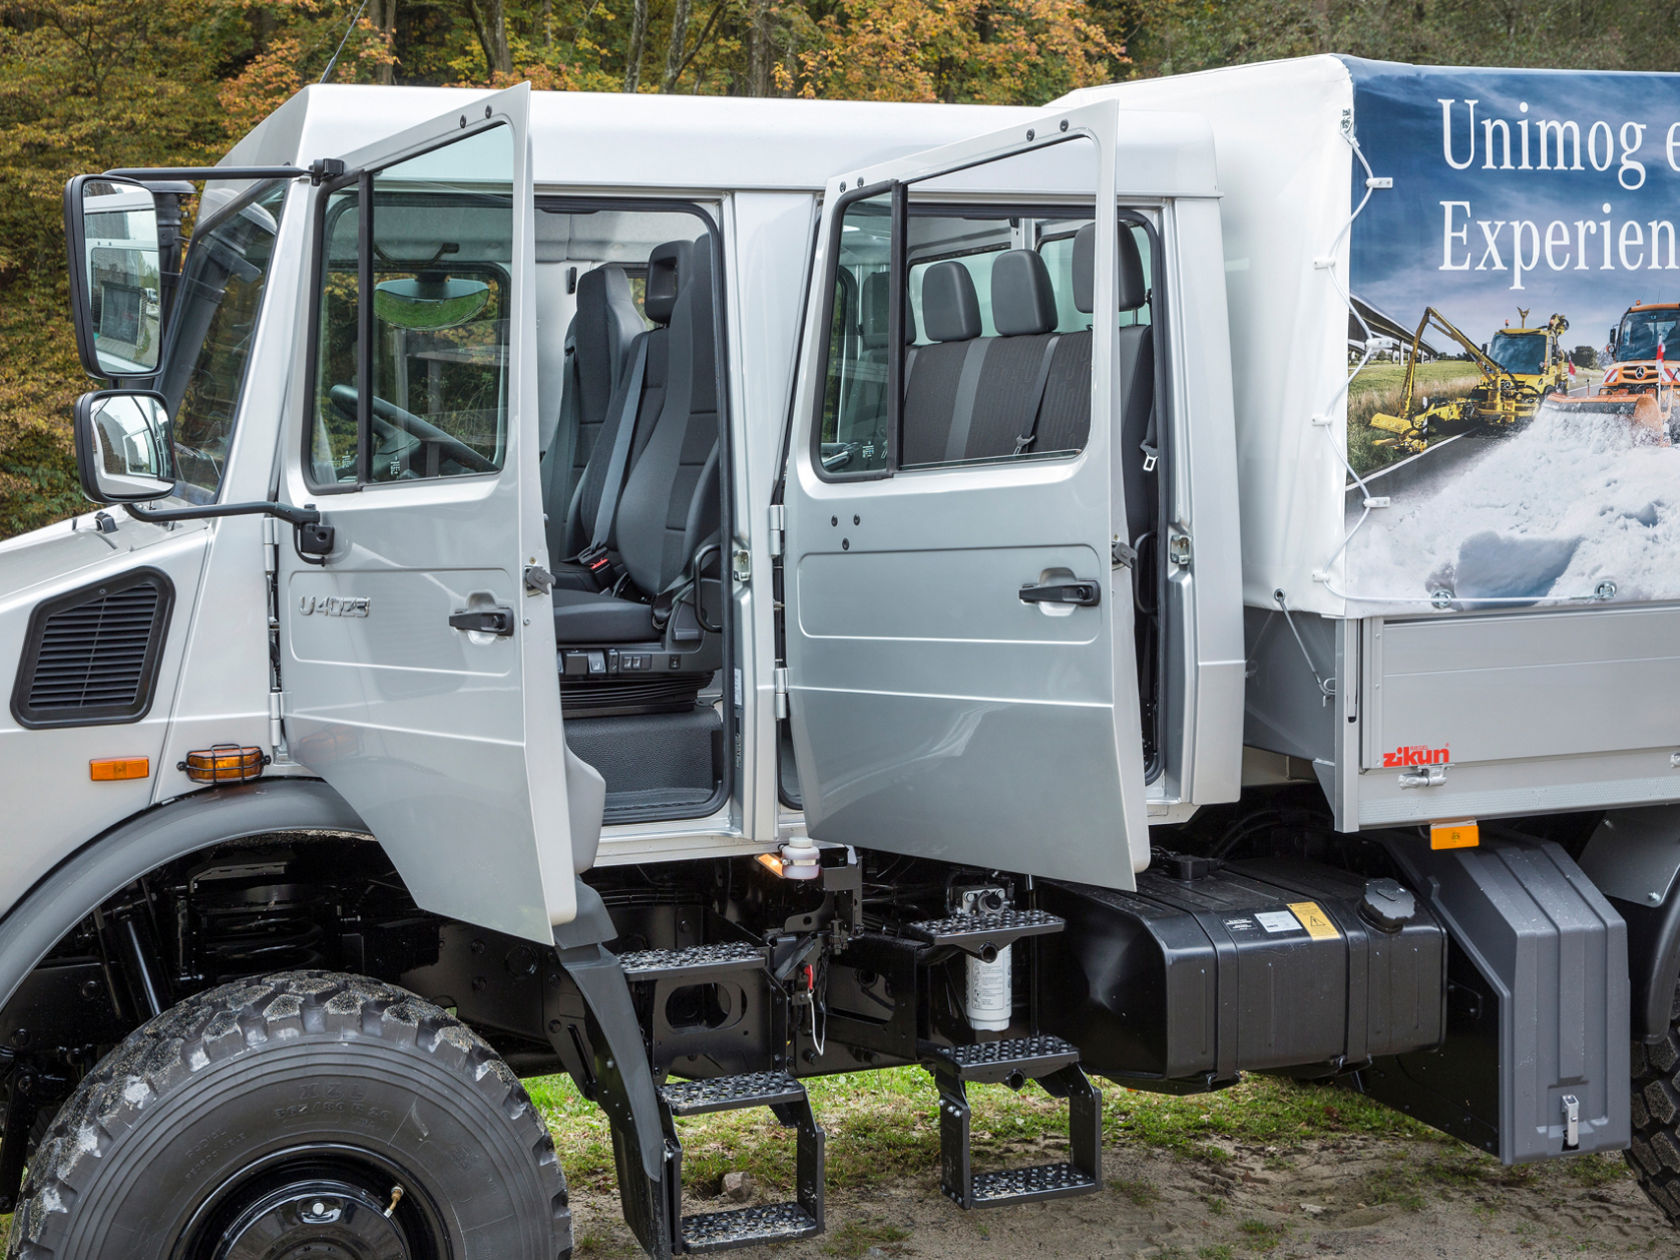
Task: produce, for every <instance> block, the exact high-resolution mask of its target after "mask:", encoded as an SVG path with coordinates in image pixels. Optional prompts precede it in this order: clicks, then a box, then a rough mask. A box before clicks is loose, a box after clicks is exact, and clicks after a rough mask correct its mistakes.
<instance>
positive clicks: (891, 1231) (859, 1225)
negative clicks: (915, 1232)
mask: <svg viewBox="0 0 1680 1260" xmlns="http://www.w3.org/2000/svg"><path fill="white" fill-rule="evenodd" d="M909 1237H910V1231H909V1230H907V1229H905V1228H903V1227H902V1226H899V1225H893V1224H891V1223H890V1222H888V1221H875V1220H869V1221H847V1222H846V1223H845V1224H844V1225H842V1226H841V1227H840V1228H839V1229H837V1230H835V1231H834V1233H833V1235H832V1236H831V1237H830V1239H829V1241H828V1242H827V1244H825V1245H824V1247H823V1250H824V1251H825V1252H827V1253H828V1254H829V1255H831V1256H840V1257H841V1258H842V1260H858V1257H859V1256H861V1255H863V1253H864V1252H866V1251H868V1250H869V1249H870V1248H871V1247H879V1248H880V1249H881V1250H883V1251H885V1252H886V1253H887V1254H888V1255H892V1254H893V1253H894V1250H895V1249H894V1247H893V1244H894V1243H901V1242H903V1241H904V1240H905V1239H907V1238H909Z"/></svg>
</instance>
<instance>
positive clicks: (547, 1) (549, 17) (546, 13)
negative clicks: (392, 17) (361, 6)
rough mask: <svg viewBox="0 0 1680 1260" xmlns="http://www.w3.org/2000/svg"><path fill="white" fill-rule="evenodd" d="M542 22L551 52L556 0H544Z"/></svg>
mask: <svg viewBox="0 0 1680 1260" xmlns="http://www.w3.org/2000/svg"><path fill="white" fill-rule="evenodd" d="M391 3H392V4H395V3H396V0H391ZM542 22H543V51H544V52H545V53H551V52H553V51H554V0H543V6H542Z"/></svg>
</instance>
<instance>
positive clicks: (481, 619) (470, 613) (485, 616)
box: [449, 608, 513, 636]
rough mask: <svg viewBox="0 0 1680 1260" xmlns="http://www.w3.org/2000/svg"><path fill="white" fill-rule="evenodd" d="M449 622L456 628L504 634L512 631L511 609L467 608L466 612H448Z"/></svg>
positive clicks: (481, 632)
mask: <svg viewBox="0 0 1680 1260" xmlns="http://www.w3.org/2000/svg"><path fill="white" fill-rule="evenodd" d="M449 624H450V625H451V626H453V627H454V628H455V629H457V630H476V631H478V632H479V633H480V634H496V635H503V636H506V635H510V634H512V633H513V609H511V608H469V609H468V610H467V611H466V612H458V613H450V614H449Z"/></svg>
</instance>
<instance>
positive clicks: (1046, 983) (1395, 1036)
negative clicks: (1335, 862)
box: [1038, 859, 1447, 1088]
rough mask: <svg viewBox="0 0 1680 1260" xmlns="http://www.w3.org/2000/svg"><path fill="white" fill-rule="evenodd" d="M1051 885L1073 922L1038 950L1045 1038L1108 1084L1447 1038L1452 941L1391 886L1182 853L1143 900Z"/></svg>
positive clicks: (1396, 1048)
mask: <svg viewBox="0 0 1680 1260" xmlns="http://www.w3.org/2000/svg"><path fill="white" fill-rule="evenodd" d="M1180 875H1184V876H1195V877H1192V878H1179V877H1178V876H1180ZM1038 887H1039V892H1040V905H1041V906H1042V907H1043V908H1044V909H1046V910H1049V911H1051V912H1052V913H1054V914H1059V915H1061V916H1062V917H1063V918H1065V919H1066V920H1067V930H1066V931H1065V932H1063V933H1062V934H1060V935H1059V936H1055V937H1050V938H1048V939H1046V941H1045V942H1044V946H1043V949H1042V952H1041V953H1040V965H1041V966H1042V968H1043V973H1042V979H1043V988H1042V990H1041V991H1042V993H1043V994H1044V1002H1043V1008H1042V1020H1043V1025H1044V1029H1045V1031H1046V1032H1051V1033H1056V1034H1059V1035H1061V1036H1063V1037H1066V1038H1067V1039H1068V1040H1070V1041H1072V1042H1073V1043H1074V1044H1075V1045H1077V1046H1078V1047H1079V1048H1080V1052H1081V1054H1082V1056H1083V1061H1084V1063H1085V1065H1086V1066H1087V1067H1089V1068H1091V1069H1092V1070H1093V1071H1096V1072H1100V1073H1102V1074H1103V1075H1105V1076H1109V1077H1114V1078H1120V1079H1124V1078H1126V1077H1135V1078H1149V1079H1152V1080H1154V1081H1175V1082H1182V1083H1183V1085H1184V1086H1186V1087H1189V1088H1196V1087H1203V1088H1206V1087H1209V1086H1213V1085H1217V1084H1219V1083H1221V1082H1229V1081H1231V1080H1233V1079H1234V1078H1235V1077H1236V1075H1237V1073H1238V1072H1239V1071H1242V1070H1245V1069H1249V1070H1266V1069H1284V1068H1294V1069H1303V1070H1304V1071H1306V1072H1308V1073H1312V1072H1325V1073H1329V1072H1334V1071H1338V1070H1341V1069H1343V1068H1348V1067H1357V1066H1359V1065H1360V1064H1362V1063H1364V1062H1366V1061H1367V1060H1369V1059H1371V1058H1374V1057H1376V1056H1378V1055H1392V1054H1399V1053H1404V1052H1407V1051H1412V1050H1421V1049H1426V1048H1429V1047H1432V1046H1435V1045H1438V1044H1439V1043H1440V1041H1441V1038H1442V1034H1443V1029H1444V1026H1445V995H1446V957H1447V949H1446V933H1445V931H1444V930H1443V929H1442V927H1441V925H1440V923H1439V922H1438V921H1437V920H1436V918H1435V916H1434V915H1433V914H1432V913H1431V911H1430V910H1429V908H1428V907H1427V906H1426V905H1424V904H1423V902H1422V900H1421V899H1420V898H1415V897H1413V896H1412V894H1411V893H1410V892H1409V891H1408V890H1406V889H1403V888H1401V887H1400V886H1399V885H1397V884H1395V883H1394V881H1392V880H1369V881H1367V880H1365V879H1362V878H1360V877H1358V876H1353V875H1349V874H1347V873H1346V872H1343V871H1337V870H1334V869H1332V868H1329V867H1325V866H1320V865H1318V864H1316V863H1312V862H1308V861H1302V860H1296V859H1266V860H1256V861H1243V862H1232V863H1230V864H1228V865H1225V866H1222V867H1217V868H1213V867H1212V866H1211V864H1209V863H1206V862H1204V861H1199V860H1195V859H1169V860H1167V861H1165V862H1158V863H1157V864H1156V866H1154V867H1152V868H1151V869H1150V870H1148V871H1146V872H1144V873H1143V874H1142V875H1140V876H1139V877H1138V889H1137V891H1136V892H1135V893H1125V892H1113V891H1110V890H1106V889H1100V888H1091V887H1087V886H1083V885H1076V884H1063V883H1040V884H1039V886H1038Z"/></svg>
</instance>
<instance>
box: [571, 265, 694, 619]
mask: <svg viewBox="0 0 1680 1260" xmlns="http://www.w3.org/2000/svg"><path fill="white" fill-rule="evenodd" d="M690 257H691V262H690V267H689V272H690V274H689V279H688V280H687V281H686V282H685V283H684V284H683V285H682V286H681V288H680V289H679V290H678V292H677V295H676V300H675V301H674V302H673V303H672V306H671V313H670V323H669V325H668V328H669V334H668V336H669V342H668V353H669V370H668V376H667V384H666V389H665V396H664V399H663V404H664V405H663V406H662V407H660V408H659V411H658V415H657V417H656V418H654V419H653V422H652V424H651V425H649V426H648V433H647V437H646V439H645V441H644V440H643V439H642V435H641V433H640V432H638V433H637V435H636V437H637V442H638V446H639V447H640V449H639V451H637V452H636V453H635V454H634V456H633V462H632V463H631V466H630V471H629V473H628V474H627V476H626V477H625V482H624V489H623V492H622V493H621V495H620V497H619V502H618V514H617V516H616V518H615V520H614V522H613V540H614V543H615V546H614V552H615V554H616V555H617V557H618V560H619V562H620V564H621V565H622V566H623V568H624V570H625V572H626V573H627V574H628V576H629V580H630V582H632V583H633V584H634V587H635V590H636V591H638V592H640V593H641V594H643V595H644V596H645V597H646V599H647V600H649V601H654V602H644V601H643V600H639V599H632V598H625V597H623V596H620V595H615V594H613V593H612V592H609V591H583V590H565V589H561V588H559V587H556V588H555V590H554V592H553V595H554V637H555V640H556V642H557V643H558V644H560V645H562V646H584V645H594V644H616V643H651V642H654V641H657V640H660V639H662V638H663V637H664V634H663V625H662V624H656V623H655V619H654V618H655V609H656V604H657V603H658V602H659V601H660V600H661V598H662V597H663V598H664V599H665V600H666V601H669V599H670V598H671V597H672V596H674V595H677V594H680V590H679V588H680V587H681V586H682V585H683V583H684V582H685V581H686V580H687V578H688V577H690V576H691V575H690V573H689V570H690V567H691V565H692V563H693V560H694V556H695V553H696V552H697V551H698V550H699V549H700V547H701V546H702V545H703V544H704V543H706V542H707V541H709V540H711V539H714V538H716V536H717V534H718V525H719V516H720V500H721V495H720V487H719V481H718V390H717V361H716V355H717V338H716V334H715V325H714V322H713V318H712V254H711V243H710V238H709V237H705V236H702V237H701V238H700V239H699V240H698V241H696V242H695V243H694V247H693V249H692V251H691V254H690ZM660 611H661V612H663V611H664V610H663V609H661V610H660ZM696 629H698V627H696Z"/></svg>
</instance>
